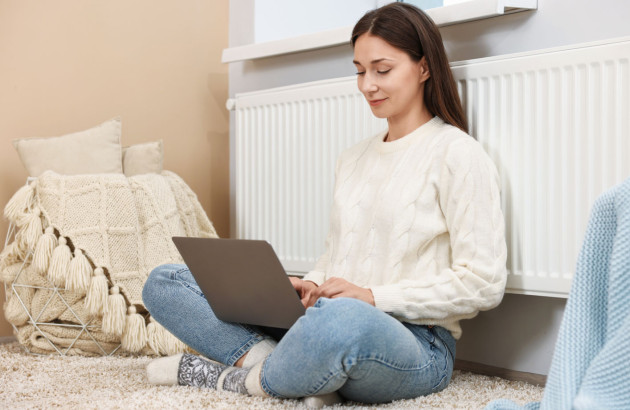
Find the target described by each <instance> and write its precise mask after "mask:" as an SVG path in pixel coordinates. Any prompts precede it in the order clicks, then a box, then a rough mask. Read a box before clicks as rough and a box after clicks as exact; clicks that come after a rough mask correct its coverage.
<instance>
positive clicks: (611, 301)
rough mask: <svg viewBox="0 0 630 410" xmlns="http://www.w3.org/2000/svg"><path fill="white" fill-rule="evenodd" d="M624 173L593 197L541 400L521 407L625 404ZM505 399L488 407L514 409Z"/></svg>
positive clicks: (628, 222)
mask: <svg viewBox="0 0 630 410" xmlns="http://www.w3.org/2000/svg"><path fill="white" fill-rule="evenodd" d="M629 300H630V179H628V180H626V181H625V182H624V183H622V184H620V185H619V186H617V187H615V188H613V189H611V190H610V191H608V192H606V193H605V194H603V195H602V196H601V197H600V198H598V200H597V201H596V202H595V205H594V207H593V210H592V213H591V219H590V221H589V225H588V228H587V232H586V236H585V238H584V243H583V245H582V250H581V252H580V256H579V259H578V264H577V268H576V273H575V277H574V279H573V284H572V287H571V292H570V293H569V300H568V301H567V306H566V309H565V312H564V316H563V318H562V324H561V326H560V332H559V335H558V340H557V342H556V347H555V350H554V355H553V360H552V363H551V369H550V372H549V377H548V381H547V386H546V388H545V394H544V396H543V400H542V402H540V403H529V404H527V405H526V406H525V408H527V409H538V408H540V409H550V410H551V409H553V410H559V409H560V410H561V409H627V408H628V406H630V366H628V363H630V337H629V336H628V334H630V303H629V302H628V301H629ZM519 408H521V407H520V406H518V405H516V404H515V403H513V402H510V401H507V400H500V401H495V402H492V403H490V404H489V405H488V406H487V407H486V409H519Z"/></svg>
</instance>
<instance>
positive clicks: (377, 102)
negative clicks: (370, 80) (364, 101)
mask: <svg viewBox="0 0 630 410" xmlns="http://www.w3.org/2000/svg"><path fill="white" fill-rule="evenodd" d="M386 99H387V98H383V99H380V100H370V101H368V102H369V103H370V105H371V106H372V107H376V106H378V105H381V103H382V102H383V101H385V100H386Z"/></svg>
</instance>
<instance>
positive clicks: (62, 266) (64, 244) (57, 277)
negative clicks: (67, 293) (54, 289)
mask: <svg viewBox="0 0 630 410" xmlns="http://www.w3.org/2000/svg"><path fill="white" fill-rule="evenodd" d="M71 261H72V252H71V251H70V247H69V246H68V240H67V239H66V238H65V237H63V236H62V237H60V238H59V245H58V246H57V247H56V248H55V250H54V251H53V254H52V258H51V260H50V267H49V268H48V279H50V281H51V282H52V283H53V284H54V285H55V286H61V287H62V286H65V283H66V273H67V272H68V270H69V269H70V262H71Z"/></svg>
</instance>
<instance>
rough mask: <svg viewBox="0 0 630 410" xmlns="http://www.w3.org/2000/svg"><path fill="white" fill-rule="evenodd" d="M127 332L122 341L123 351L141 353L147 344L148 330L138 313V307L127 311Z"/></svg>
mask: <svg viewBox="0 0 630 410" xmlns="http://www.w3.org/2000/svg"><path fill="white" fill-rule="evenodd" d="M127 313H128V315H127V321H126V322H125V332H124V333H123V335H122V338H121V339H120V343H121V344H122V347H123V349H125V350H127V351H128V352H134V353H135V352H139V351H140V350H142V349H143V348H144V346H145V345H146V344H147V328H146V326H145V322H144V318H143V317H142V315H140V314H139V313H137V311H136V307H135V306H133V305H131V306H129V309H128V311H127Z"/></svg>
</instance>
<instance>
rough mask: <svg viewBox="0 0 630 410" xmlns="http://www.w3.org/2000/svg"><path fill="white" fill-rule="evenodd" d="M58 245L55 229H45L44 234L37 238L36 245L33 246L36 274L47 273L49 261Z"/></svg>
mask: <svg viewBox="0 0 630 410" xmlns="http://www.w3.org/2000/svg"><path fill="white" fill-rule="evenodd" d="M58 244H59V243H58V241H57V237H56V236H55V228H53V227H52V226H49V227H48V228H46V231H45V232H44V234H43V235H41V236H40V237H39V239H38V240H37V245H36V246H35V253H34V254H33V266H34V267H35V270H36V271H37V273H40V274H43V273H46V272H48V267H49V266H50V259H51V258H52V254H53V251H54V250H55V248H56V247H57V245H58Z"/></svg>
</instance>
